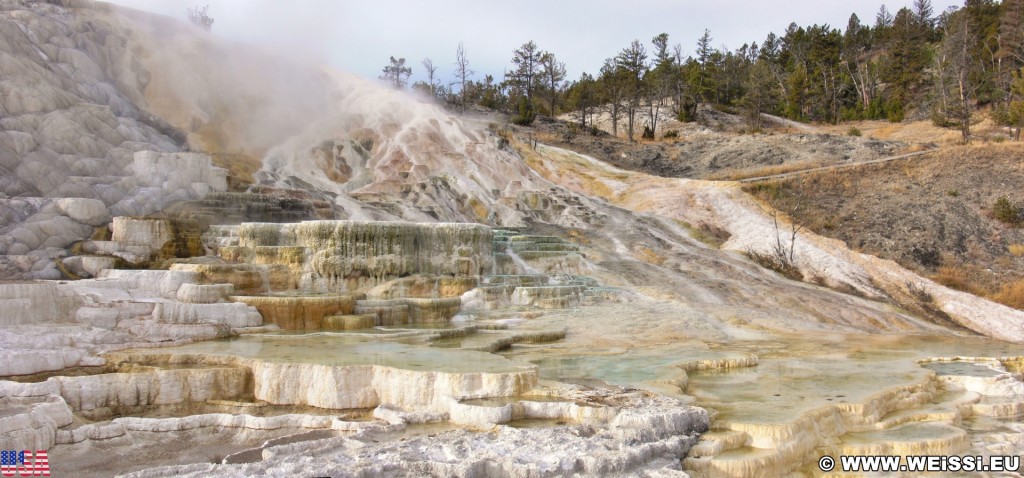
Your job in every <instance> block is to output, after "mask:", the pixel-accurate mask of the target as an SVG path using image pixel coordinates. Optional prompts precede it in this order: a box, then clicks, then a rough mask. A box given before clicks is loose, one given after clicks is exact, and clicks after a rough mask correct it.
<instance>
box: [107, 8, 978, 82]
mask: <svg viewBox="0 0 1024 478" xmlns="http://www.w3.org/2000/svg"><path fill="white" fill-rule="evenodd" d="M112 1H113V3H118V4H122V5H128V6H131V7H134V8H139V9H142V10H149V11H153V12H157V13H162V14H165V15H170V16H175V17H179V18H184V16H185V9H186V7H187V6H189V5H193V4H197V5H205V4H209V6H210V16H212V17H213V18H214V20H215V23H214V25H213V32H214V33H215V34H217V35H221V36H224V37H227V38H230V39H232V40H237V41H242V42H247V43H259V44H271V45H283V46H286V47H289V49H293V48H299V49H301V50H302V51H304V52H306V53H307V54H310V55H312V56H314V57H316V58H319V59H322V60H323V61H325V62H327V63H328V64H330V65H332V66H334V67H336V68H338V69H342V70H346V71H350V72H353V73H356V74H359V75H362V76H364V77H367V78H376V77H378V76H380V73H381V69H382V68H383V67H384V65H386V64H387V63H388V57H389V56H392V55H393V56H395V57H396V58H397V57H404V58H406V59H407V63H408V64H410V65H411V66H412V68H413V81H415V80H418V79H423V78H424V69H423V67H422V66H421V65H420V61H421V60H423V58H427V57H429V58H431V59H433V61H434V64H435V65H437V66H438V67H439V68H438V74H439V75H441V78H445V79H447V78H451V76H452V70H453V69H454V65H453V64H454V61H455V50H456V48H457V46H458V44H459V42H463V44H464V46H465V50H466V54H467V58H468V59H469V62H470V67H471V68H472V69H473V70H474V71H476V72H477V75H476V78H482V77H483V75H484V74H488V73H489V74H492V75H494V76H495V78H496V79H498V80H500V79H501V75H502V72H504V71H505V70H506V69H508V68H509V65H510V64H511V58H512V51H513V50H514V49H515V48H517V47H518V46H520V45H522V44H523V43H525V42H527V41H529V40H533V41H534V42H536V43H537V45H538V47H540V48H541V49H543V50H547V51H551V52H552V53H554V54H555V55H556V56H557V57H558V58H559V59H560V60H561V61H564V62H565V64H566V67H567V69H568V73H569V74H568V77H569V78H570V79H575V78H578V77H579V75H580V73H582V72H584V71H586V72H590V73H596V72H597V70H598V69H599V68H600V67H601V63H602V62H603V60H604V59H605V58H608V57H611V56H614V55H615V54H616V53H618V51H619V50H621V49H622V48H624V47H626V46H627V45H629V43H630V42H631V41H632V40H633V39H639V40H640V41H641V42H643V43H644V44H645V46H646V47H648V49H650V39H651V38H652V37H654V36H655V35H657V34H659V33H662V32H665V33H668V34H669V43H671V44H676V43H679V44H681V45H682V46H683V51H684V53H685V54H687V55H692V54H693V51H694V49H695V44H696V41H697V38H699V37H700V36H701V34H702V33H703V31H704V29H705V28H707V29H708V30H710V31H711V36H712V37H713V39H714V40H713V44H714V45H715V46H716V47H718V48H721V47H722V46H726V47H728V48H729V49H730V50H735V49H736V48H738V47H740V46H741V45H742V44H744V43H750V42H754V41H756V42H758V43H761V42H762V41H763V40H764V38H765V37H766V36H767V35H768V33H769V32H775V33H776V34H779V33H781V32H783V31H784V30H785V28H786V26H787V25H789V23H790V22H796V23H797V24H799V25H801V26H805V25H811V24H815V23H817V24H822V23H827V24H829V25H831V26H833V27H837V28H840V29H843V28H845V27H846V22H847V20H848V19H849V18H850V14H851V13H856V14H857V15H858V16H859V17H860V19H861V22H862V23H867V24H873V23H874V18H875V13H876V12H877V11H878V8H879V6H880V5H881V4H882V1H884V0H845V1H841V2H839V1H831V0H646V1H642V2H630V1H622V0H620V1H616V2H609V1H600V0H591V1H587V0H503V1H501V2H487V1H481V0H475V1H474V0H433V1H417V0H409V1H402V0H358V1H347V0H287V1H285V0H195V1H194V2H193V1H190V0H112ZM912 2H913V0H902V1H892V0H890V1H889V3H887V7H888V8H889V10H890V11H892V12H895V11H896V10H899V9H900V8H901V7H904V6H910V5H911V4H912ZM932 4H933V8H934V10H935V14H938V13H940V12H942V11H943V10H945V9H946V8H947V7H949V6H954V5H955V6H960V5H962V4H963V1H962V0H932Z"/></svg>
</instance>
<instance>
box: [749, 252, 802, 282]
mask: <svg viewBox="0 0 1024 478" xmlns="http://www.w3.org/2000/svg"><path fill="white" fill-rule="evenodd" d="M746 256H747V257H749V258H750V260H752V261H754V262H755V263H757V265H759V266H761V267H764V268H765V269H770V270H773V271H775V272H778V273H779V274H782V275H783V276H784V277H786V278H787V279H791V280H795V281H802V280H804V274H803V273H802V272H800V268H798V267H797V266H796V264H793V261H792V260H790V259H789V257H788V256H787V255H786V254H785V253H779V252H778V251H775V252H772V253H768V254H762V253H760V252H757V251H754V250H752V249H748V250H747V252H746Z"/></svg>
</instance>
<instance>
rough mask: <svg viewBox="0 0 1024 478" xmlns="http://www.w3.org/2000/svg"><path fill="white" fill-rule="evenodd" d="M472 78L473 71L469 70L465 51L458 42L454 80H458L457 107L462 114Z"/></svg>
mask: <svg viewBox="0 0 1024 478" xmlns="http://www.w3.org/2000/svg"><path fill="white" fill-rule="evenodd" d="M472 76H473V70H470V69H469V60H468V59H466V49H465V48H463V46H462V42H459V48H458V50H456V51H455V78H456V79H458V80H459V81H458V84H459V106H460V107H461V108H462V111H463V112H465V111H466V102H467V101H468V98H469V88H468V87H469V79H470V77H472Z"/></svg>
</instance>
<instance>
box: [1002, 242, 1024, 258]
mask: <svg viewBox="0 0 1024 478" xmlns="http://www.w3.org/2000/svg"><path fill="white" fill-rule="evenodd" d="M1006 249H1007V250H1008V251H1010V255H1011V256H1014V257H1024V244H1010V245H1009V246H1008V247H1007V248H1006Z"/></svg>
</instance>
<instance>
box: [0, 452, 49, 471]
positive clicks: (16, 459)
mask: <svg viewBox="0 0 1024 478" xmlns="http://www.w3.org/2000/svg"><path fill="white" fill-rule="evenodd" d="M0 475H3V476H4V477H5V478H6V477H11V476H50V459H49V458H48V457H47V456H46V450H36V452H35V453H34V454H33V453H32V452H31V451H29V450H24V451H15V450H2V451H0Z"/></svg>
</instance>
